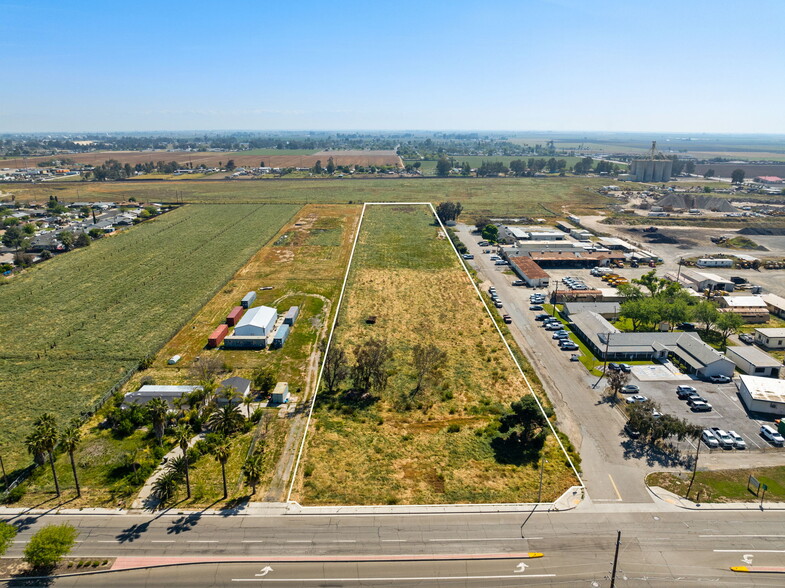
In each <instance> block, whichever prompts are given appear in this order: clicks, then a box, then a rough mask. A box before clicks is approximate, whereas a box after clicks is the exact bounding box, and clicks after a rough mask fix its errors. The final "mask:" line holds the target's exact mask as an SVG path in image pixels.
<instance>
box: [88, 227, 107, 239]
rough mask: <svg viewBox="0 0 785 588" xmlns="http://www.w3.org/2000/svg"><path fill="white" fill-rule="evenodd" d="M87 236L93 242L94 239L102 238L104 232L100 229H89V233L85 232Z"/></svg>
mask: <svg viewBox="0 0 785 588" xmlns="http://www.w3.org/2000/svg"><path fill="white" fill-rule="evenodd" d="M87 234H88V235H89V236H90V238H91V239H92V240H93V241H95V240H96V239H100V238H101V237H103V236H104V232H103V231H102V230H101V229H90V230H89V231H87Z"/></svg>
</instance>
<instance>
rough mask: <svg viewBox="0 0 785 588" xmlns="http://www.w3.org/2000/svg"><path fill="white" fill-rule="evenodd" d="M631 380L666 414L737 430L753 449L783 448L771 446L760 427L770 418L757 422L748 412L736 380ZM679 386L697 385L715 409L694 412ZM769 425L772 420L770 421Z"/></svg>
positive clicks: (705, 424) (698, 389) (727, 429)
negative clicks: (724, 382) (712, 381)
mask: <svg viewBox="0 0 785 588" xmlns="http://www.w3.org/2000/svg"><path fill="white" fill-rule="evenodd" d="M630 383H631V384H636V385H638V386H639V387H640V392H638V394H642V395H643V396H646V397H647V398H649V399H650V400H652V401H654V402H656V403H657V404H659V406H660V408H659V410H660V412H662V413H667V414H671V415H673V416H675V417H678V418H683V419H686V420H687V421H688V422H690V423H693V424H696V425H699V426H700V427H702V428H704V429H707V428H711V427H719V428H720V429H724V430H726V431H736V432H737V433H738V434H739V435H741V436H742V437H743V438H744V441H746V443H747V448H748V449H751V450H755V449H774V450H779V451H783V449H782V448H775V447H774V446H772V445H770V444H769V443H767V442H766V441H765V440H764V439H763V438H762V437H761V436H760V426H761V425H762V424H767V421H757V420H755V419H753V418H752V417H750V416H749V415H748V414H747V411H746V410H745V409H744V405H743V404H742V402H741V400H740V399H739V396H738V394H737V390H736V384H735V383H729V384H712V383H710V382H703V381H700V380H687V379H679V380H661V381H647V382H641V381H639V380H638V379H637V378H635V377H634V376H632V377H630ZM678 385H688V386H692V387H693V388H695V389H696V390H697V391H698V394H700V395H701V396H702V397H703V398H705V399H706V401H707V402H708V403H709V404H711V405H712V410H711V412H692V411H691V410H690V407H689V406H688V405H687V401H686V400H680V399H679V398H678V396H677V395H676V386H678ZM768 424H772V423H771V422H768ZM715 451H722V450H715Z"/></svg>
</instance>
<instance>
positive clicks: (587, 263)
mask: <svg viewBox="0 0 785 588" xmlns="http://www.w3.org/2000/svg"><path fill="white" fill-rule="evenodd" d="M529 257H531V258H532V260H533V261H534V262H535V263H536V264H537V265H539V266H540V267H541V268H543V269H551V268H591V267H597V266H608V265H610V263H611V262H612V261H620V262H623V261H624V259H625V258H624V255H623V254H621V253H616V252H612V251H609V252H603V251H586V250H583V251H530V252H529Z"/></svg>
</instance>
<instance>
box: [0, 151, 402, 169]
mask: <svg viewBox="0 0 785 588" xmlns="http://www.w3.org/2000/svg"><path fill="white" fill-rule="evenodd" d="M62 157H65V158H68V159H71V160H73V161H75V162H77V163H85V164H89V165H100V164H102V163H104V162H105V161H107V160H109V159H115V160H117V161H119V162H120V163H122V164H125V163H129V164H131V165H136V164H137V163H149V162H151V161H152V162H157V161H166V162H170V161H176V162H178V163H180V164H182V165H187V164H191V165H193V166H194V167H196V166H199V165H202V164H204V165H206V166H208V167H215V166H218V165H219V163H223V164H225V163H227V162H228V161H229V160H230V159H233V160H234V163H235V164H236V165H237V166H252V167H258V166H259V164H260V163H261V162H262V161H264V164H265V165H266V166H268V167H313V166H314V165H315V164H316V161H317V160H321V162H322V165H327V159H328V158H330V157H332V158H333V161H334V162H335V165H365V166H368V165H398V164H399V162H400V159H399V158H398V155H397V154H396V153H395V151H321V152H318V153H315V152H314V151H305V150H302V149H297V150H292V152H289V151H287V150H275V149H258V150H253V151H235V152H229V151H222V152H213V151H210V152H206V151H205V152H201V151H100V152H99V151H96V152H93V153H73V154H68V155H62ZM51 160H52V156H51V155H49V156H42V157H27V158H25V159H5V160H2V165H1V166H0V167H10V168H14V167H31V166H35V165H37V164H38V163H39V162H44V161H51Z"/></svg>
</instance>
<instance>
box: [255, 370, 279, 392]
mask: <svg viewBox="0 0 785 588" xmlns="http://www.w3.org/2000/svg"><path fill="white" fill-rule="evenodd" d="M275 383H276V378H275V373H274V372H273V370H272V369H270V368H269V367H264V366H263V367H260V368H258V369H257V370H256V371H255V372H254V374H253V386H254V388H256V390H258V391H259V393H260V394H267V393H268V392H270V391H271V390H272V389H273V388H275Z"/></svg>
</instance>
